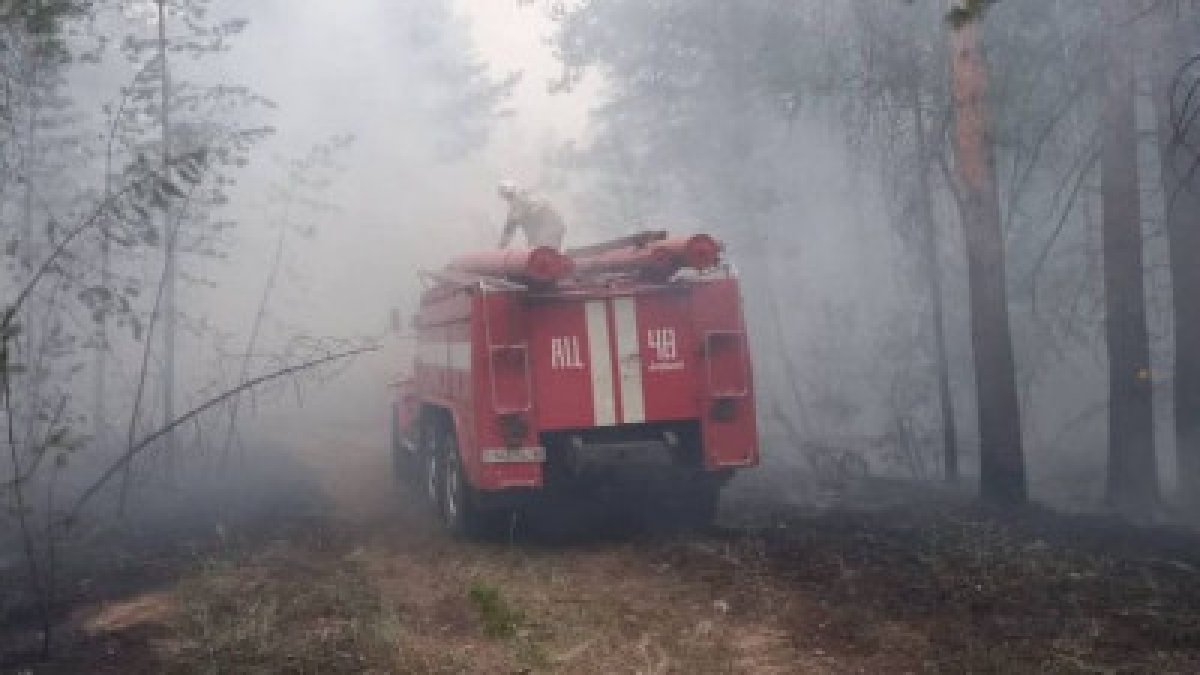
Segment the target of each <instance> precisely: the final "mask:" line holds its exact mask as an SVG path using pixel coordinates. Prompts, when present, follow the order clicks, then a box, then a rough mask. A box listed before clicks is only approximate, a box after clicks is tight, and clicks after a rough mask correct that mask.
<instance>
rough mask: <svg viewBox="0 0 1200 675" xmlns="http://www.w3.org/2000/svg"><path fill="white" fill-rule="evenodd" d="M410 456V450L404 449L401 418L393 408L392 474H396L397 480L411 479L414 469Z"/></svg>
mask: <svg viewBox="0 0 1200 675" xmlns="http://www.w3.org/2000/svg"><path fill="white" fill-rule="evenodd" d="M410 463H411V462H410V456H409V453H408V450H406V449H405V448H404V440H403V435H402V432H401V431H400V416H399V414H398V413H397V412H396V408H395V406H393V407H392V473H393V474H395V476H396V480H404V479H405V478H408V477H410V476H411V475H412V474H411V473H410V471H411V469H412V467H411V466H409V464H410Z"/></svg>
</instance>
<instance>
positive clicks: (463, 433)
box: [392, 232, 759, 534]
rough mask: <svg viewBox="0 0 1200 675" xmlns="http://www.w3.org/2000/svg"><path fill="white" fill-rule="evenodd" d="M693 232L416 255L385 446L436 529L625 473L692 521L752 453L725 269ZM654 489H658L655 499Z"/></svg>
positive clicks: (624, 481) (746, 375)
mask: <svg viewBox="0 0 1200 675" xmlns="http://www.w3.org/2000/svg"><path fill="white" fill-rule="evenodd" d="M722 248H723V247H722V246H721V245H720V244H719V243H718V242H717V241H716V240H714V239H713V238H712V237H710V236H708V235H703V234H701V235H696V236H692V237H674V238H673V237H668V236H667V235H666V233H661V232H659V233H644V234H641V235H636V236H633V237H627V238H624V239H620V240H617V241H614V242H609V243H606V244H601V245H596V246H591V247H587V248H582V249H575V250H572V251H567V252H566V253H560V252H558V251H555V250H553V249H550V248H537V249H532V250H504V251H491V252H486V253H480V254H475V255H468V256H464V257H462V258H459V259H457V260H454V261H453V262H451V263H450V264H449V265H448V266H447V267H446V268H445V269H444V270H442V271H439V272H432V273H425V276H426V277H427V279H428V283H427V288H426V290H425V292H424V294H423V296H422V298H421V304H420V310H419V312H418V314H417V316H416V317H415V318H414V320H413V324H414V327H415V329H416V338H417V345H416V355H415V359H414V368H413V371H412V373H411V376H410V377H409V378H408V379H406V380H403V381H402V382H400V383H399V384H398V385H397V390H398V391H397V397H396V400H395V401H394V405H393V415H392V429H393V434H392V437H393V443H392V446H393V456H394V460H395V467H396V471H397V472H398V474H400V475H402V476H406V477H408V478H409V479H411V480H412V481H413V482H414V483H416V484H417V485H419V486H420V488H421V492H422V493H424V494H425V496H426V497H427V498H428V500H429V501H430V502H431V503H432V504H433V505H434V506H435V507H436V508H437V510H438V511H439V512H440V514H441V516H442V518H443V520H444V522H445V525H446V526H447V528H448V529H450V530H451V531H453V532H455V533H459V534H468V533H473V532H477V531H478V530H480V529H481V528H484V527H485V525H486V523H487V522H488V521H489V519H490V516H491V515H492V514H496V513H507V512H511V510H512V509H514V508H518V507H522V506H527V505H531V504H533V505H536V504H538V503H545V502H544V500H547V499H551V498H557V497H561V496H564V495H565V496H570V497H573V498H575V499H587V498H588V497H587V496H588V495H591V494H595V491H597V490H608V489H610V488H612V487H614V486H617V487H620V486H622V485H633V484H637V485H641V486H645V487H648V488H649V490H648V492H649V494H650V495H651V496H653V495H655V494H661V495H664V499H665V496H666V495H670V499H669V500H666V501H670V502H671V503H672V504H674V505H676V506H681V507H682V509H681V511H682V512H685V513H688V514H691V516H692V518H694V519H696V520H698V521H707V520H710V519H711V518H712V516H713V514H714V513H715V510H716V506H717V502H718V499H719V495H720V491H721V488H722V487H723V486H724V484H725V483H726V482H727V481H728V479H729V478H730V477H731V476H732V474H733V472H734V471H735V470H737V469H742V468H747V467H752V466H755V465H756V464H757V463H758V459H759V455H758V436H757V429H756V424H755V403H754V387H753V381H752V376H751V366H750V357H749V351H748V342H747V337H746V327H745V323H744V320H743V316H742V304H741V298H740V294H739V289H738V283H737V279H736V277H735V275H734V274H733V272H732V270H731V268H730V267H729V265H728V264H727V263H726V262H725V261H724V259H723V255H722V253H723V251H722ZM664 503H665V502H664Z"/></svg>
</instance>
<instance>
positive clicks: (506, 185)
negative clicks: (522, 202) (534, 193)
mask: <svg viewBox="0 0 1200 675" xmlns="http://www.w3.org/2000/svg"><path fill="white" fill-rule="evenodd" d="M497 192H499V193H500V196H501V197H503V198H504V199H512V198H513V197H515V196H517V183H516V181H511V180H502V181H500V186H499V187H498V188H497Z"/></svg>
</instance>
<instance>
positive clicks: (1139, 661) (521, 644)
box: [14, 442, 1200, 673]
mask: <svg viewBox="0 0 1200 675" xmlns="http://www.w3.org/2000/svg"><path fill="white" fill-rule="evenodd" d="M316 445H317V444H314V449H313V450H312V451H311V452H308V453H305V457H306V459H305V461H306V462H308V463H310V466H311V468H312V469H314V470H315V475H318V476H321V477H322V479H321V481H320V492H321V495H322V500H321V504H320V506H319V508H314V509H312V510H310V511H304V512H300V511H297V512H296V513H293V514H292V517H286V516H280V517H278V518H277V520H275V521H274V522H272V523H270V526H269V527H268V528H267V529H266V530H265V532H264V531H259V532H258V533H256V534H254V535H253V536H250V535H245V536H243V535H238V534H236V533H228V532H223V531H218V532H216V533H215V534H214V535H213V537H211V539H210V540H208V541H206V542H205V543H204V544H203V545H201V546H195V545H193V546H191V547H190V548H188V550H187V551H186V552H181V551H180V550H167V551H164V552H162V553H158V554H156V556H157V557H156V558H154V559H143V560H139V561H138V562H137V564H136V565H134V566H133V567H132V568H128V567H127V568H125V572H124V574H125V576H126V578H128V577H130V576H132V577H134V578H135V579H136V580H137V581H140V582H141V583H128V584H126V585H125V586H121V584H117V585H116V586H115V587H118V588H122V587H126V588H128V590H127V591H122V592H106V593H100V592H98V591H97V592H93V593H88V592H86V591H79V592H76V593H75V594H74V595H73V596H72V597H73V598H74V601H73V606H72V609H71V612H70V614H69V616H68V617H67V618H66V619H65V621H64V628H63V631H62V634H63V637H62V640H61V643H62V644H63V645H64V646H63V647H62V649H60V652H59V656H58V658H57V659H56V660H55V661H53V662H51V663H49V664H40V665H23V666H19V667H17V666H14V668H15V669H17V670H20V671H26V672H84V671H86V672H110V673H130V672H313V673H327V672H411V673H541V672H557V673H909V672H911V673H916V672H946V673H960V672H980V673H982V672H1018V673H1025V672H1053V673H1101V672H1147V673H1171V672H1175V673H1194V672H1200V545H1198V544H1197V540H1196V538H1195V537H1193V536H1192V535H1190V534H1187V533H1182V532H1170V531H1162V530H1156V531H1145V530H1133V529H1128V528H1122V527H1120V526H1116V525H1113V524H1112V523H1109V522H1107V521H1104V520H1102V519H1091V518H1084V517H1066V516H1057V515H1053V514H1049V513H1043V512H1038V511H1030V512H1028V513H1025V514H1021V515H1019V516H1015V517H1013V516H1005V517H1004V518H1000V517H996V516H994V515H992V514H988V513H986V512H983V511H981V510H979V509H978V508H977V507H974V506H972V505H971V504H970V503H969V502H966V501H963V500H957V499H955V498H952V497H949V496H945V495H937V494H930V493H928V492H924V493H917V494H920V496H916V495H914V492H913V491H912V490H911V489H895V490H894V492H895V494H894V495H893V497H894V498H885V497H886V495H887V492H886V490H884V489H883V488H881V487H877V488H876V489H875V493H874V494H875V497H876V498H875V499H874V500H873V502H872V506H871V507H870V508H863V507H854V508H849V507H841V508H826V509H821V510H816V509H813V508H808V507H803V506H798V505H795V504H791V505H789V504H784V503H781V502H780V501H779V500H778V499H775V498H772V497H770V496H769V495H766V494H764V493H762V492H761V491H760V490H759V489H756V487H755V483H754V482H753V481H750V482H747V483H746V484H744V485H741V486H738V487H736V488H735V489H734V490H733V492H732V493H731V494H729V495H728V498H727V500H726V503H725V504H724V505H723V509H722V516H721V519H720V526H719V527H717V528H714V530H713V531H711V532H706V533H703V534H696V533H690V534H689V533H683V532H667V533H662V532H658V533H648V532H644V531H628V530H622V531H618V532H604V533H598V532H595V531H580V532H575V533H573V534H571V535H570V536H567V537H564V538H553V539H545V538H540V537H531V536H524V535H522V534H521V528H520V527H519V526H518V527H517V528H516V529H515V530H514V537H512V538H503V539H504V540H502V541H495V542H487V543H471V542H462V541H456V540H452V539H450V538H448V537H447V536H445V535H444V534H442V533H441V532H440V531H439V530H438V529H437V528H436V526H435V525H434V524H433V521H432V518H431V517H430V516H429V514H428V513H427V512H426V511H425V510H424V509H423V508H422V507H421V506H419V505H418V504H416V503H415V500H413V499H411V498H409V497H408V496H406V495H405V494H404V493H403V492H402V491H401V490H400V489H398V488H397V486H396V485H395V484H394V483H393V481H392V478H391V475H390V468H389V466H388V462H387V458H386V456H385V455H384V454H383V453H382V452H381V451H380V450H379V448H378V447H373V446H372V445H370V444H367V443H363V444H360V445H352V446H343V447H341V448H340V449H339V451H338V452H337V453H336V454H331V453H328V452H322V451H318V450H317V448H316ZM319 445H320V446H321V447H328V446H327V445H326V444H325V443H324V442H322V443H321V444H319ZM103 583H104V581H103V580H102V579H92V580H89V584H90V586H92V587H95V586H99V585H103Z"/></svg>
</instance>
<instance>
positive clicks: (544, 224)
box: [500, 191, 566, 250]
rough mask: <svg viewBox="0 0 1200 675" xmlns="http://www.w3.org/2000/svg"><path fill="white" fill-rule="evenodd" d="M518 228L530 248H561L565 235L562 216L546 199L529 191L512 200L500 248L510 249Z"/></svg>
mask: <svg viewBox="0 0 1200 675" xmlns="http://www.w3.org/2000/svg"><path fill="white" fill-rule="evenodd" d="M517 228H520V229H521V230H522V231H523V232H524V233H525V241H527V242H528V243H529V247H530V248H537V247H538V246H549V247H550V248H553V249H556V250H557V249H561V248H562V240H563V234H564V233H565V232H566V226H565V225H563V220H562V217H561V216H559V215H558V211H555V210H554V207H553V206H550V203H549V202H547V201H546V200H545V199H543V198H541V197H539V196H537V195H534V194H532V193H530V192H527V191H520V192H517V193H516V194H515V195H513V197H512V199H511V200H509V209H508V220H506V221H505V222H504V234H503V235H502V236H501V237H500V248H505V247H507V246H508V244H509V242H511V241H512V238H513V235H514V234H516V231H517Z"/></svg>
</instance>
